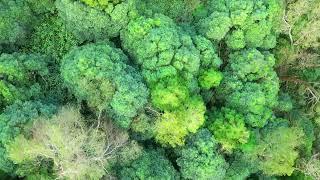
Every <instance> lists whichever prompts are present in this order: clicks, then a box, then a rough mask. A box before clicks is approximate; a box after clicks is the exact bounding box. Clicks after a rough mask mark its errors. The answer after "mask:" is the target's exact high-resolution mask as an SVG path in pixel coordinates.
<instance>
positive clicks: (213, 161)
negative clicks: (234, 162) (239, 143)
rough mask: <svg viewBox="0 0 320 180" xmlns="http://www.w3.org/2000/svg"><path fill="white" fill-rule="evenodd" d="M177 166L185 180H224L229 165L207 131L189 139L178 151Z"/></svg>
mask: <svg viewBox="0 0 320 180" xmlns="http://www.w3.org/2000/svg"><path fill="white" fill-rule="evenodd" d="M178 151H179V152H178V155H179V157H178V159H177V164H178V166H179V167H180V171H181V176H182V177H183V178H185V179H223V178H224V176H225V173H226V168H227V167H228V164H227V163H226V162H225V160H224V158H223V157H222V156H221V155H220V154H219V153H218V152H217V142H216V140H215V139H214V137H213V136H212V134H211V133H210V131H209V130H207V129H201V130H199V131H198V132H197V134H195V135H192V136H191V137H190V138H188V140H187V143H186V146H185V147H183V148H181V149H180V150H178Z"/></svg>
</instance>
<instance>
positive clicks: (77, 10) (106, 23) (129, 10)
mask: <svg viewBox="0 0 320 180" xmlns="http://www.w3.org/2000/svg"><path fill="white" fill-rule="evenodd" d="M83 1H84V0H81V1H78V0H77V1H74V0H57V1H56V2H55V5H56V7H57V10H58V12H59V16H60V17H61V18H62V19H63V20H64V21H65V25H66V28H67V29H68V30H69V31H70V32H72V33H73V34H74V35H75V37H76V38H77V39H78V40H79V41H80V42H83V41H86V40H89V41H90V40H99V39H106V38H108V37H116V36H117V35H119V32H120V30H122V29H124V27H125V26H126V25H127V23H128V21H129V20H130V19H131V18H133V17H135V14H136V13H135V11H134V2H133V1H132V0H126V1H123V2H121V3H119V4H116V5H115V6H113V5H110V6H108V8H106V9H104V10H101V8H104V6H105V5H104V3H105V2H106V1H104V3H103V1H89V0H86V1H85V2H86V3H85V4H83V3H82V2H83ZM94 2H101V3H102V5H103V6H102V7H101V4H99V5H95V3H94ZM107 2H108V1H107ZM114 2H117V1H114ZM92 3H93V4H92ZM96 6H97V7H98V8H95V7H96Z"/></svg>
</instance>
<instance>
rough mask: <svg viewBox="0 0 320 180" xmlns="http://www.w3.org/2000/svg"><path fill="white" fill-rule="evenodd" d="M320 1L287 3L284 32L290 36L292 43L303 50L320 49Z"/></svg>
mask: <svg viewBox="0 0 320 180" xmlns="http://www.w3.org/2000/svg"><path fill="white" fill-rule="evenodd" d="M319 10H320V1H319V0H310V1H294V0H289V1H287V9H286V11H285V14H284V20H285V23H283V32H284V33H285V34H287V35H288V36H290V37H289V38H290V40H291V43H292V44H294V45H296V46H301V47H303V48H308V47H313V48H318V47H320V36H319V32H320V25H319V22H320V16H319V13H318V12H319Z"/></svg>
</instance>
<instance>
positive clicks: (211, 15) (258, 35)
mask: <svg viewBox="0 0 320 180" xmlns="http://www.w3.org/2000/svg"><path fill="white" fill-rule="evenodd" d="M202 7H204V8H203V9H204V10H202V11H204V12H205V13H201V16H199V17H198V18H200V20H199V21H198V22H197V23H196V26H197V29H198V31H199V33H200V34H203V35H204V36H206V37H207V38H209V39H211V40H214V41H220V40H222V39H223V38H224V37H227V38H226V43H227V45H228V47H229V48H231V49H242V48H244V47H248V48H256V47H261V48H264V49H270V48H273V47H275V45H276V37H277V34H279V31H280V21H281V13H282V4H281V1H278V0H241V1H239V0H218V1H207V3H206V4H204V5H203V6H202Z"/></svg>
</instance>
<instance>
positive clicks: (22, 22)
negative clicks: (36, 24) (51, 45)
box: [0, 0, 34, 45]
mask: <svg viewBox="0 0 320 180" xmlns="http://www.w3.org/2000/svg"><path fill="white" fill-rule="evenodd" d="M0 12H1V13H0V22H1V23H0V34H1V37H0V45H1V44H11V43H12V44H15V43H17V44H23V43H25V41H26V37H27V34H28V32H29V31H30V28H31V27H30V25H31V24H32V22H33V18H34V17H33V15H32V12H31V9H30V8H29V6H28V5H27V3H26V1H18V0H1V1H0Z"/></svg>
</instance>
